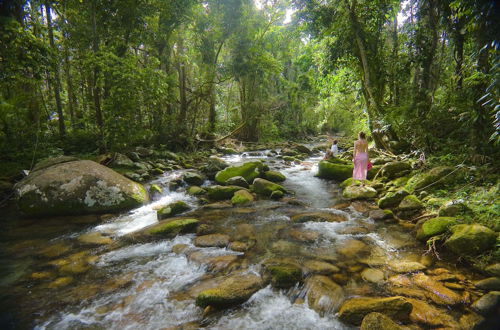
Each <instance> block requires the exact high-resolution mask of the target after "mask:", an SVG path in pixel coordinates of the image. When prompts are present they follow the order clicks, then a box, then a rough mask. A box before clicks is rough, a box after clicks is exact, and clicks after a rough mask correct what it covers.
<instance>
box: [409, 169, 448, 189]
mask: <svg viewBox="0 0 500 330" xmlns="http://www.w3.org/2000/svg"><path fill="white" fill-rule="evenodd" d="M453 170H454V168H453V167H448V166H439V167H435V168H433V169H431V170H429V171H427V172H425V173H420V174H417V175H415V176H413V177H412V178H411V179H410V180H408V183H407V184H406V186H405V188H406V189H407V190H408V191H410V192H413V191H415V190H418V189H422V188H425V187H427V186H429V185H430V184H433V185H432V186H430V187H429V189H436V188H440V187H443V186H444V185H445V184H447V183H449V182H451V181H453V176H451V175H450V176H447V175H448V174H450V173H451V172H452V171H453Z"/></svg>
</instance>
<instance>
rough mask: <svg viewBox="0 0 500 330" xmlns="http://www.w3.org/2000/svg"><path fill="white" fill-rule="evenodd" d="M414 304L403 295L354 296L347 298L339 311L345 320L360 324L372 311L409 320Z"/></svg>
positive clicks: (341, 317)
mask: <svg viewBox="0 0 500 330" xmlns="http://www.w3.org/2000/svg"><path fill="white" fill-rule="evenodd" d="M411 310H412V305H411V304H410V303H409V302H408V301H407V300H406V299H405V298H403V297H398V296H396V297H390V298H352V299H349V300H347V301H346V302H345V303H344V304H343V305H342V306H341V307H340V311H339V313H338V316H339V319H340V320H341V321H343V322H347V323H351V324H355V325H360V324H361V322H362V320H363V318H364V317H365V316H366V315H367V314H369V313H372V312H378V313H382V314H385V315H387V316H389V317H391V318H394V319H396V320H398V321H407V320H408V319H409V316H410V313H411Z"/></svg>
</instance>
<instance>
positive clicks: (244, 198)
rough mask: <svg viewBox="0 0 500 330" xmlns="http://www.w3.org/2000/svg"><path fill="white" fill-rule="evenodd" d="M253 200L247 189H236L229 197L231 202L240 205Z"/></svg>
mask: <svg viewBox="0 0 500 330" xmlns="http://www.w3.org/2000/svg"><path fill="white" fill-rule="evenodd" d="M253 200H254V198H253V196H252V194H251V193H250V192H248V191H247V190H238V191H237V192H235V193H234V195H233V197H232V198H231V203H233V204H234V205H242V204H246V203H249V202H252V201H253Z"/></svg>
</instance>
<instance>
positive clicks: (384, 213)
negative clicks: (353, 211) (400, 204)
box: [368, 209, 394, 221]
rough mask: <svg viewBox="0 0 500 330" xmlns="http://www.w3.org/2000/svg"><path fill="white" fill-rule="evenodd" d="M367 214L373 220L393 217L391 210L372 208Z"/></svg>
mask: <svg viewBox="0 0 500 330" xmlns="http://www.w3.org/2000/svg"><path fill="white" fill-rule="evenodd" d="M368 216H369V217H370V218H372V219H373V220H375V221H380V220H391V219H394V213H392V211H391V210H381V209H378V210H372V211H370V213H369V215H368Z"/></svg>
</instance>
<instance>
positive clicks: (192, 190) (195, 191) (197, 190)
mask: <svg viewBox="0 0 500 330" xmlns="http://www.w3.org/2000/svg"><path fill="white" fill-rule="evenodd" d="M187 193H188V194H189V195H192V196H200V195H204V194H206V193H207V191H206V190H205V189H203V188H201V187H198V186H191V187H189V188H188V189H187Z"/></svg>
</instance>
